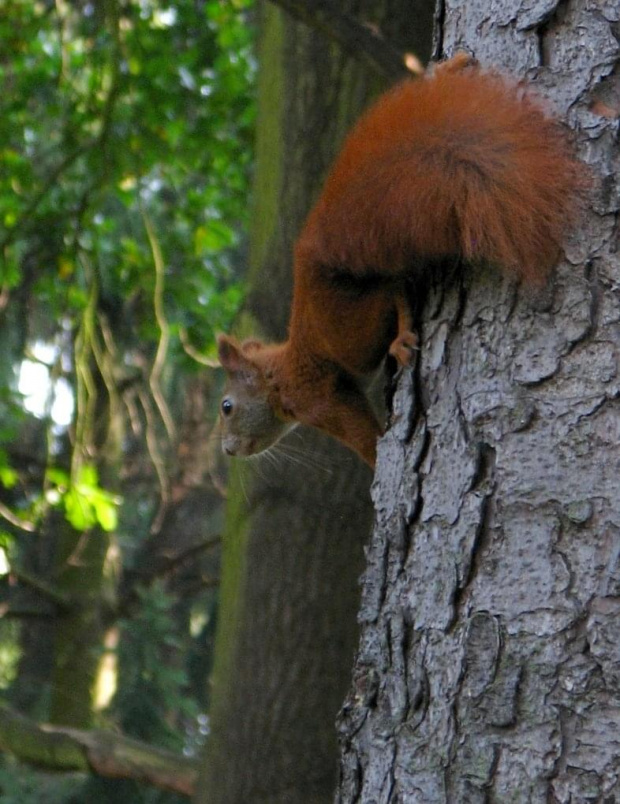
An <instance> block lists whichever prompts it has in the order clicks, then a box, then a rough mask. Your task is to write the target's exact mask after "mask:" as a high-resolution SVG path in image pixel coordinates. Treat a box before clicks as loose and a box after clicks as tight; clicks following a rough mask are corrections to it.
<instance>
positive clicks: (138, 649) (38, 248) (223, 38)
mask: <svg viewBox="0 0 620 804" xmlns="http://www.w3.org/2000/svg"><path fill="white" fill-rule="evenodd" d="M251 5H252V3H251V0H218V1H217V2H201V3H196V2H194V0H177V1H176V2H173V3H164V2H161V1H160V0H121V1H120V2H117V1H116V0H102V2H90V1H89V0H78V1H77V2H72V0H56V1H55V2H52V0H36V1H34V0H5V2H3V3H2V12H1V13H0V341H1V342H2V343H3V349H2V350H0V351H1V354H0V444H2V448H0V525H2V534H3V535H2V543H1V545H0V546H1V547H2V550H3V555H7V556H8V557H9V562H10V563H11V564H12V565H13V562H14V566H15V567H17V566H18V565H19V567H20V569H21V568H24V567H25V568H26V570H27V572H26V571H24V572H22V573H18V572H17V571H15V572H14V573H12V574H11V575H10V576H6V577H5V578H0V585H2V584H3V583H4V582H5V581H6V583H4V586H1V588H2V592H3V594H4V593H6V595H5V597H6V598H7V599H9V600H10V599H12V598H11V597H10V587H11V584H15V583H16V582H17V583H21V582H22V580H23V579H24V578H26V579H27V582H26V586H27V587H28V591H29V592H32V588H31V587H34V590H35V591H36V592H37V593H38V594H43V596H44V597H45V594H46V589H48V590H49V589H51V588H52V587H53V586H54V584H61V583H62V579H63V578H68V577H69V576H71V578H72V580H71V583H72V584H73V588H72V590H71V592H70V594H69V597H71V595H72V594H74V592H75V589H79V587H80V584H79V582H78V583H76V582H75V575H76V573H79V572H80V563H79V559H80V555H81V554H80V552H79V551H80V550H81V549H82V547H83V544H84V543H83V542H81V541H80V536H81V535H86V536H88V537H89V538H97V537H98V535H101V534H102V533H103V532H107V533H108V534H111V535H112V536H111V538H112V542H111V543H112V544H117V545H118V544H121V545H124V544H126V543H127V542H128V541H130V540H131V539H135V541H136V542H140V543H141V544H142V543H147V542H148V536H149V529H150V528H152V520H153V517H154V516H155V514H156V512H157V510H158V507H159V506H160V503H161V501H162V500H163V501H168V500H169V499H170V496H171V495H170V485H171V483H172V480H171V478H172V477H173V476H174V472H175V462H174V461H175V449H176V448H177V445H178V439H177V437H176V432H177V429H178V427H179V420H180V418H181V414H182V410H181V406H180V404H178V400H183V399H184V392H183V389H184V388H185V387H186V384H187V383H188V382H189V380H190V378H191V377H192V376H195V374H196V363H195V361H194V360H193V359H192V358H190V357H189V355H188V353H187V351H186V350H188V348H187V345H188V344H189V345H190V346H191V347H193V349H194V350H198V351H203V352H205V353H209V352H210V351H211V352H212V351H213V345H214V333H215V332H216V331H218V330H220V329H223V328H226V327H227V326H228V324H229V322H230V320H231V318H232V316H233V315H234V314H235V312H236V311H237V309H238V307H239V304H240V302H241V298H242V286H241V282H240V279H241V273H242V271H241V267H242V263H243V252H244V232H245V227H246V223H247V218H248V204H247V199H248V187H249V180H250V166H251V162H252V139H253V134H252V132H253V122H254V114H255V108H254V73H255V64H254V57H253V53H252V42H253V28H252V10H251ZM188 351H191V350H188ZM42 355H43V356H42ZM27 365H28V366H37V367H38V368H39V369H41V371H42V375H40V376H42V377H43V378H44V379H43V380H40V381H38V384H37V382H35V388H34V394H35V396H37V397H38V398H39V399H40V400H43V402H42V403H41V409H40V410H37V411H36V414H33V412H32V409H31V408H29V403H28V399H29V394H31V393H33V392H32V391H31V390H26V385H25V376H26V372H25V370H24V367H25V366H27ZM63 389H64V394H65V396H66V397H68V399H69V401H70V403H71V405H70V409H69V412H68V414H67V418H68V419H70V425H69V427H66V426H65V425H62V424H59V421H60V420H59V418H58V416H56V414H55V413H54V410H55V406H56V407H58V405H59V404H60V402H61V396H62V394H61V391H63ZM65 413H66V411H65ZM162 510H163V508H162ZM59 517H64V519H65V520H66V522H67V523H68V524H69V525H70V528H69V531H71V529H73V531H74V533H73V534H72V535H73V536H75V539H76V541H75V545H74V547H71V538H72V535H71V534H70V537H71V538H69V539H65V547H64V548H63V549H65V551H66V555H67V557H68V558H67V566H70V571H69V572H64V570H65V569H66V568H65V567H58V566H55V565H54V555H55V552H56V553H57V552H58V540H59V539H60V538H61V536H59V535H58V534H57V533H55V532H54V527H55V523H56V521H57V519H58V518H59ZM50 523H52V524H50ZM128 523H131V525H128ZM23 531H29V533H30V534H32V536H31V537H30V536H29V537H28V538H27V539H25V538H20V535H21V534H22V533H23ZM62 538H65V537H64V536H63V537H62ZM67 544H69V547H67V546H66V545H67ZM112 552H113V551H112ZM117 553H118V555H121V550H117ZM76 556H77V558H76ZM56 560H57V559H56ZM118 561H121V562H122V556H121V558H120V559H118ZM110 563H111V562H110V559H109V558H106V563H105V565H103V564H102V568H101V573H102V575H103V574H104V573H108V574H109V575H110V577H113V576H114V572H116V573H117V577H118V575H122V572H123V566H122V563H121V565H120V566H116V567H115V568H114V569H113V570H112V569H111V568H110ZM90 572H91V576H89V577H91V578H92V573H93V568H92V566H91V567H90ZM37 573H38V574H39V575H40V576H41V577H40V580H41V581H42V583H40V584H38V583H37V582H33V578H35V581H36V577H37ZM46 573H47V575H46ZM9 577H10V583H9V580H8V578H9ZM59 579H60V580H59ZM88 583H90V581H89V582H88ZM106 583H108V581H106ZM101 586H102V587H103V586H104V584H101ZM171 586H173V584H172V583H170V584H169V585H165V584H163V583H162V584H159V585H155V586H154V587H153V588H144V589H141V590H139V591H138V594H137V595H136V596H135V599H133V603H132V606H131V607H130V609H131V610H130V612H129V614H128V613H127V612H124V614H125V619H124V620H123V627H122V629H121V635H122V638H121V644H120V648H119V654H120V666H121V675H120V677H119V686H118V694H117V699H116V701H115V703H114V707H113V713H114V717H115V718H116V720H117V722H118V723H119V724H121V725H124V726H126V727H127V728H128V730H129V731H130V732H131V733H133V734H135V735H137V736H143V737H145V738H147V739H152V740H154V741H158V742H160V743H164V744H169V745H173V744H175V745H176V746H177V747H178V746H182V745H183V737H182V736H181V737H179V736H178V735H175V733H174V732H175V727H178V726H179V725H181V726H182V719H179V720H175V717H171V715H170V713H171V712H173V713H177V714H179V713H180V714H182V715H183V716H186V717H187V718H189V719H190V720H192V721H194V720H195V718H196V715H197V714H198V712H197V708H196V705H194V704H193V703H192V702H191V695H190V683H189V681H188V678H187V677H186V675H185V670H184V667H183V663H182V662H181V661H179V660H178V659H177V658H176V657H175V652H176V653H178V652H179V651H180V650H181V649H182V648H184V647H185V646H186V644H187V633H186V632H184V631H183V629H184V627H189V626H188V625H187V623H184V620H183V617H182V616H173V613H174V611H175V602H174V601H175V592H174V590H171V589H170V588H169V587H171ZM7 590H9V591H8V592H7ZM21 591H24V590H21ZM52 591H53V590H52ZM60 591H61V592H63V590H62V589H61V590H60ZM66 591H67V590H64V592H63V594H64V595H65V598H66V597H67V595H66ZM33 594H34V592H33ZM89 594H90V597H89ZM109 594H110V597H111V598H113V596H114V593H113V591H112V592H109ZM50 597H51V598H52V599H53V596H51V595H50ZM60 597H61V598H62V595H61V596H60ZM95 597H96V595H95V589H94V588H93V589H90V588H89V589H86V590H85V592H84V598H83V601H84V603H83V605H85V606H87V605H90V604H91V598H92V600H93V605H94V600H95ZM45 602H46V605H48V607H49V606H50V605H51V604H50V602H49V600H46V601H45ZM47 612H48V609H46V616H47ZM99 619H101V618H99ZM93 621H98V618H96V617H95V618H93ZM17 631H18V629H11V633H10V639H9V637H8V636H6V639H4V637H3V636H2V634H0V642H2V643H3V644H5V645H6V648H7V651H9V653H7V656H8V655H9V654H10V656H11V657H13V656H19V655H20V646H19V645H18V642H19V635H18V633H16V632H17ZM7 634H8V632H7ZM32 650H34V646H33V644H29V645H28V646H27V650H25V653H27V652H28V651H32ZM0 652H1V651H0ZM7 662H8V660H7ZM7 662H5V664H6V665H7V668H8V669H7V674H6V677H4V676H3V680H2V683H3V685H4V686H8V688H9V689H8V694H9V696H10V692H11V686H10V685H11V683H13V682H14V681H15V683H22V684H23V683H24V679H23V678H21V679H20V678H19V675H20V674H19V673H16V672H15V667H14V664H15V662H14V660H13V659H11V662H8V663H7ZM9 665H10V667H9ZM51 665H53V659H52V660H51ZM16 676H17V677H16ZM181 730H182V729H181ZM7 768H8V766H7ZM6 772H7V774H8V776H7V779H8V778H9V777H11V773H12V771H11V770H10V769H8V770H7V771H6ZM11 778H12V777H11ZM29 778H30V777H29ZM32 778H35V777H34V776H33V777H32ZM19 784H21V782H19ZM19 784H18V782H17V781H15V782H14V786H15V785H16V787H15V791H13V792H11V793H10V795H13V797H17V798H19V795H20V794H19V793H18V792H16V791H17V790H18V788H19ZM23 784H24V785H25V786H26V787H28V785H29V784H30V781H29V779H26V778H25V777H24V780H23ZM9 787H10V784H9V782H8V781H7V786H6V788H5V790H6V794H7V795H9V793H8V790H9ZM20 789H21V788H20ZM24 789H26V788H24ZM29 796H30V798H29ZM32 796H34V793H32ZM32 796H31V794H30V793H28V795H26V793H24V798H23V800H24V801H26V800H33V799H32ZM61 797H62V796H61ZM133 800H138V799H135V798H134V799H133Z"/></svg>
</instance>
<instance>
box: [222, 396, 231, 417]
mask: <svg viewBox="0 0 620 804" xmlns="http://www.w3.org/2000/svg"><path fill="white" fill-rule="evenodd" d="M232 410H233V403H232V402H231V400H230V399H228V397H226V399H222V413H223V414H224V416H230V414H231V413H232Z"/></svg>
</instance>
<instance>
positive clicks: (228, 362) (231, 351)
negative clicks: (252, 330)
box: [217, 335, 245, 373]
mask: <svg viewBox="0 0 620 804" xmlns="http://www.w3.org/2000/svg"><path fill="white" fill-rule="evenodd" d="M217 356H218V358H219V361H220V363H221V365H222V368H224V369H226V371H228V372H231V373H232V372H234V371H239V369H241V368H242V366H243V365H244V362H245V361H244V358H243V355H242V354H241V347H240V346H239V344H238V343H237V341H236V340H235V339H234V338H230V337H229V336H228V335H218V336H217Z"/></svg>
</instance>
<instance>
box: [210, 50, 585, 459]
mask: <svg viewBox="0 0 620 804" xmlns="http://www.w3.org/2000/svg"><path fill="white" fill-rule="evenodd" d="M583 176H584V173H583V169H582V166H581V164H580V163H579V162H578V161H577V159H576V158H575V157H574V155H573V152H572V149H571V147H570V145H569V143H568V141H567V138H566V137H565V135H564V133H563V132H562V130H561V128H560V126H559V125H558V123H557V122H556V121H554V120H552V119H550V118H549V117H547V116H546V115H545V114H544V113H543V111H542V110H541V108H540V106H539V105H538V104H537V103H536V102H534V101H532V100H531V99H530V98H528V97H527V96H526V95H525V94H524V93H523V90H522V88H521V87H519V86H518V85H517V84H514V83H510V82H509V81H507V80H506V79H505V78H503V77H502V76H500V75H498V74H496V73H494V72H485V71H482V70H480V69H479V68H478V66H477V64H476V63H475V62H474V61H473V60H472V59H471V58H470V57H468V56H466V55H465V54H459V55H457V56H455V57H454V58H453V59H450V60H449V61H447V62H444V63H443V64H440V65H438V66H437V67H436V68H435V71H434V72H433V73H432V74H431V75H430V76H427V77H425V78H423V79H419V80H406V81H404V82H403V83H400V84H398V85H397V86H395V87H394V88H393V89H391V90H389V91H388V92H387V93H386V94H384V95H383V96H381V97H380V98H379V100H378V101H377V102H376V103H375V104H374V105H373V106H371V108H370V109H369V110H368V111H367V112H366V113H365V114H364V115H363V116H362V117H361V119H360V120H359V121H358V123H357V124H356V125H355V127H354V128H353V130H352V131H351V133H350V134H349V136H348V138H347V140H346V142H345V144H344V147H343V149H342V151H341V153H340V155H339V156H338V158H337V159H336V162H335V164H334V165H333V167H332V169H331V172H330V173H329V175H328V177H327V180H326V182H325V186H324V188H323V192H322V194H321V196H320V197H319V200H318V201H317V203H316V205H315V206H314V208H313V209H312V211H311V212H310V215H309V216H308V219H307V220H306V223H305V225H304V227H303V230H302V232H301V234H300V236H299V239H298V240H297V243H296V245H295V259H294V291H293V305H292V311H291V318H290V324H289V333H288V339H287V340H286V341H285V342H284V343H280V344H274V345H263V344H262V343H260V342H259V341H257V340H253V339H252V340H247V341H244V342H243V343H238V342H237V341H236V340H234V339H233V338H230V337H228V336H225V335H220V336H219V338H218V353H219V360H220V363H221V365H222V366H223V367H224V369H225V370H226V372H227V374H228V383H227V387H226V390H225V394H224V397H223V399H222V402H221V407H220V426H221V435H222V446H223V450H224V452H225V453H227V454H229V455H242V456H247V455H252V454H254V453H257V452H261V451H263V450H265V449H267V448H268V447H270V446H271V445H272V444H273V443H275V442H276V441H277V440H278V439H279V438H280V437H281V436H282V435H283V434H284V433H285V432H287V430H288V429H290V427H291V426H292V425H293V424H294V423H296V422H300V423H302V424H306V425H310V426H312V427H317V428H318V429H319V430H322V431H324V432H326V433H328V434H329V435H331V436H333V437H335V438H337V439H338V440H339V441H341V442H343V443H344V444H346V445H347V446H348V447H350V448H351V449H353V450H355V452H357V453H358V454H359V455H360V456H361V457H362V458H363V460H364V461H366V462H367V463H368V464H370V466H374V463H375V457H376V441H377V437H378V436H380V435H381V434H382V428H381V426H380V425H379V422H378V421H377V419H376V417H375V415H374V413H373V412H372V410H371V407H370V404H369V403H368V401H367V399H366V396H365V394H364V393H363V391H362V390H361V388H360V386H359V384H358V381H359V378H360V377H361V376H362V375H364V374H367V373H369V372H372V371H373V370H374V369H376V368H377V367H378V365H379V364H380V362H381V360H382V359H383V358H384V356H385V355H386V354H387V353H389V354H391V355H393V356H394V357H395V358H396V360H397V362H398V364H399V365H401V366H406V365H408V364H409V362H410V360H411V355H412V350H413V349H414V348H415V347H416V341H417V338H416V335H415V333H414V332H413V331H412V321H411V312H410V308H409V305H408V303H407V297H406V280H407V279H408V280H409V281H411V278H412V277H414V278H415V274H416V272H420V270H421V267H422V266H423V265H424V264H425V263H428V262H432V263H433V264H437V263H436V261H437V260H438V259H440V258H444V257H456V258H462V259H464V260H466V261H476V262H480V261H484V262H486V263H491V264H493V265H497V266H498V267H499V268H501V270H503V271H504V272H505V273H506V274H508V275H510V276H513V277H515V278H516V279H518V280H521V281H523V282H525V283H529V284H540V283H542V282H543V281H544V280H545V279H546V277H547V276H548V274H549V272H550V271H551V269H552V268H553V267H554V265H555V263H556V262H557V260H558V257H559V254H560V247H561V243H562V240H563V238H564V235H565V233H566V230H567V228H568V226H569V225H570V223H571V222H572V221H574V219H575V212H576V209H577V206H578V203H577V202H578V199H579V197H580V193H581V190H582V189H583V186H584V178H583Z"/></svg>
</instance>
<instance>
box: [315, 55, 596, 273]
mask: <svg viewBox="0 0 620 804" xmlns="http://www.w3.org/2000/svg"><path fill="white" fill-rule="evenodd" d="M586 185H587V180H586V173H585V169H584V166H583V165H582V164H581V163H580V162H579V161H578V160H577V159H576V157H575V156H574V153H573V149H572V147H571V145H570V143H569V141H568V138H567V135H566V133H565V132H564V131H563V129H562V127H561V126H560V125H559V124H558V123H557V122H556V121H554V120H552V119H550V118H549V117H547V116H546V115H545V114H544V112H543V111H542V109H541V107H540V105H539V103H538V102H537V101H534V100H531V99H530V98H528V96H527V95H526V94H525V93H524V92H523V90H522V89H521V88H520V87H519V86H517V85H514V84H511V83H509V82H508V81H507V80H504V79H503V78H502V77H500V76H498V75H495V74H493V73H483V72H479V71H478V70H465V71H463V72H452V71H446V72H443V71H438V73H437V74H436V75H435V77H432V78H429V79H424V80H421V81H407V82H404V83H402V84H399V85H398V86H396V87H395V88H394V89H393V90H392V91H391V92H388V93H387V94H386V95H384V96H383V97H382V98H381V99H380V100H379V101H378V103H377V104H376V105H375V106H373V107H372V108H371V109H370V110H369V111H368V112H367V113H366V115H365V116H363V117H362V118H361V120H360V121H359V122H358V124H357V126H356V127H355V128H354V129H353V131H352V132H351V134H350V135H349V137H348V139H347V141H346V143H345V145H344V148H343V150H342V152H341V154H340V156H339V158H338V159H337V161H336V163H335V165H334V167H333V169H332V171H331V173H330V175H329V177H328V179H327V182H326V185H325V189H324V191H323V194H322V196H321V198H320V199H319V202H318V204H317V205H316V207H315V209H314V211H313V213H312V214H311V216H310V219H309V225H308V228H307V230H306V232H307V235H309V236H310V238H311V239H312V242H313V248H314V249H315V251H316V252H317V253H316V256H317V257H318V258H319V259H320V260H321V261H322V262H323V263H324V264H326V265H339V266H342V267H346V268H347V269H349V270H351V271H354V272H355V271H366V270H369V269H374V270H379V271H387V272H400V271H402V270H404V269H405V268H406V266H407V265H408V264H410V263H411V261H412V258H422V259H424V258H432V257H441V256H447V255H460V256H463V257H465V258H466V259H468V260H484V261H487V262H491V263H496V264H498V265H500V266H502V267H503V268H504V270H506V271H507V272H510V273H512V274H514V275H517V276H518V277H520V278H522V279H524V280H526V281H530V282H536V281H539V280H542V279H543V278H544V277H545V276H546V275H547V273H548V272H549V270H550V269H551V268H552V267H553V265H554V264H555V262H556V261H557V259H558V256H559V251H560V247H561V244H562V241H563V238H564V236H565V234H566V231H567V228H568V227H570V225H571V223H573V222H574V220H575V217H576V212H577V210H578V208H579V201H580V198H581V197H582V196H583V193H584V190H585V188H586Z"/></svg>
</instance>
